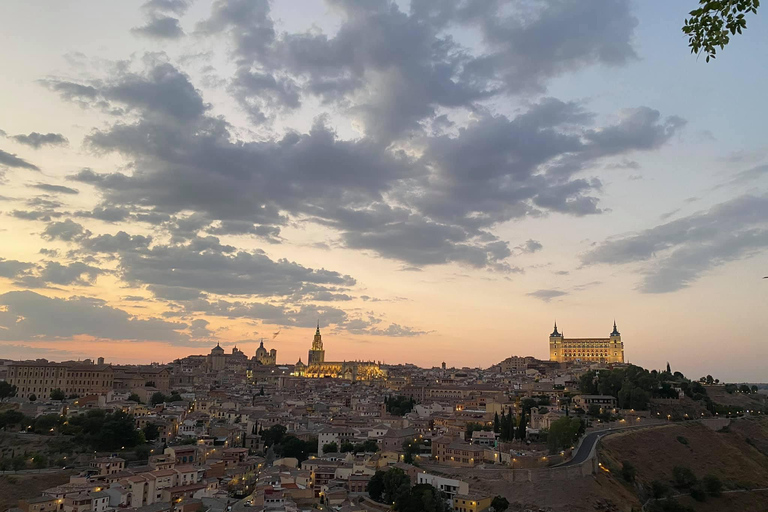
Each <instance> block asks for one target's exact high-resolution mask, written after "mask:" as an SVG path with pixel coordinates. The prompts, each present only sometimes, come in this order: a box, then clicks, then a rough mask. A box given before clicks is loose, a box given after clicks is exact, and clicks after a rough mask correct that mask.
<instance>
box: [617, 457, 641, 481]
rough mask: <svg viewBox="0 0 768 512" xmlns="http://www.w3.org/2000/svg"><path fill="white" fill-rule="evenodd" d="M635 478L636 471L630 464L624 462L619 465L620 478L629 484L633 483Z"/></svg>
mask: <svg viewBox="0 0 768 512" xmlns="http://www.w3.org/2000/svg"><path fill="white" fill-rule="evenodd" d="M636 476H637V469H636V468H635V466H633V465H632V464H631V463H630V462H628V461H624V462H623V463H622V464H621V477H622V478H623V479H624V480H626V481H627V482H629V483H632V482H634V481H635V477H636Z"/></svg>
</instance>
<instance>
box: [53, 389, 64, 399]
mask: <svg viewBox="0 0 768 512" xmlns="http://www.w3.org/2000/svg"><path fill="white" fill-rule="evenodd" d="M66 398H67V395H65V394H64V392H63V391H62V390H60V389H59V388H56V389H54V390H51V400H64V399H66Z"/></svg>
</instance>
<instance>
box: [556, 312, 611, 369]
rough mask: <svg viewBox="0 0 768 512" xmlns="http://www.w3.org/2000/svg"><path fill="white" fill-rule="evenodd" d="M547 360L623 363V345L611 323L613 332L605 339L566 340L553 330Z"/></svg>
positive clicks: (562, 335)
mask: <svg viewBox="0 0 768 512" xmlns="http://www.w3.org/2000/svg"><path fill="white" fill-rule="evenodd" d="M549 360H550V361H556V362H559V363H563V362H574V361H582V362H594V363H623V362H624V343H623V342H622V341H621V333H620V332H619V330H618V329H617V328H616V322H615V321H614V322H613V331H612V332H611V334H610V336H609V337H607V338H566V337H565V335H564V334H562V333H560V332H558V331H557V323H555V330H554V332H552V334H550V335H549Z"/></svg>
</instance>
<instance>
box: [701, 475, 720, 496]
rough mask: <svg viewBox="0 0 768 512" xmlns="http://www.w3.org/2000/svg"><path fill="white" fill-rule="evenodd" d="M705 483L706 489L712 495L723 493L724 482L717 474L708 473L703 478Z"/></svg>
mask: <svg viewBox="0 0 768 512" xmlns="http://www.w3.org/2000/svg"><path fill="white" fill-rule="evenodd" d="M701 482H702V484H703V485H704V490H705V491H707V493H708V494H709V495H710V496H715V497H717V496H720V495H721V494H722V493H723V482H721V481H720V479H719V478H717V477H716V476H715V475H707V476H705V477H704V478H702V480H701Z"/></svg>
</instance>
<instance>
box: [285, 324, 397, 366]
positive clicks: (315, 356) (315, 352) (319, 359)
mask: <svg viewBox="0 0 768 512" xmlns="http://www.w3.org/2000/svg"><path fill="white" fill-rule="evenodd" d="M294 375H297V376H299V377H310V378H325V377H328V378H334V379H346V380H353V381H371V380H378V379H385V378H386V377H387V372H386V370H384V369H382V368H381V367H380V365H379V363H377V362H376V361H331V362H328V361H326V360H325V349H324V348H323V337H322V335H321V334H320V323H319V322H318V324H317V330H316V331H315V337H314V338H313V340H312V348H310V349H309V354H308V359H307V364H306V365H304V364H303V363H302V362H301V360H299V362H298V363H296V365H295V366H294Z"/></svg>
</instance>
